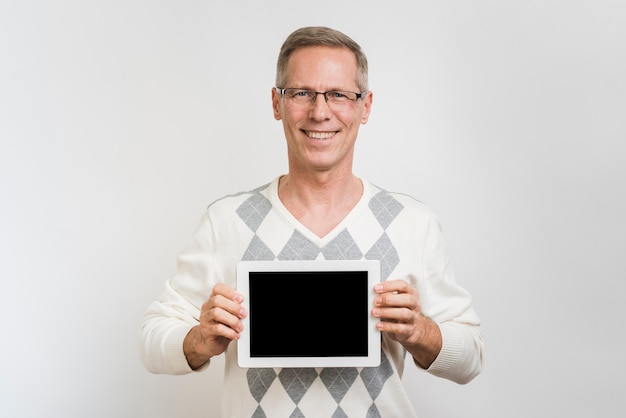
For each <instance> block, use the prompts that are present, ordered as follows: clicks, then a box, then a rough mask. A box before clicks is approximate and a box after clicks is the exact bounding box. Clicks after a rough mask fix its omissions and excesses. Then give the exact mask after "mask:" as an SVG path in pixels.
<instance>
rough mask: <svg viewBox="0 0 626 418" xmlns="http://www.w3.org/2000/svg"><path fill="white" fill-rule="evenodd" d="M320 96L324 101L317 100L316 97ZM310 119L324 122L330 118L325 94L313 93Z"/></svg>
mask: <svg viewBox="0 0 626 418" xmlns="http://www.w3.org/2000/svg"><path fill="white" fill-rule="evenodd" d="M320 94H321V95H322V97H323V98H324V100H317V96H318V95H320ZM310 113H311V117H312V118H313V119H318V120H324V119H328V118H329V117H330V113H331V110H330V108H329V107H328V99H327V97H326V94H325V93H318V92H316V93H315V98H314V99H313V103H312V105H311V112H310Z"/></svg>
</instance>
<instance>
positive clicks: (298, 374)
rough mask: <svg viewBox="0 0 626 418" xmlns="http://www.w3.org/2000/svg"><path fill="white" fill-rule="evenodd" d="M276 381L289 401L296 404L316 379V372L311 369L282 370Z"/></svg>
mask: <svg viewBox="0 0 626 418" xmlns="http://www.w3.org/2000/svg"><path fill="white" fill-rule="evenodd" d="M278 379H279V380H280V383H281V384H282V385H283V387H284V388H285V391H287V393H288V394H289V397H291V400H292V401H294V402H295V403H296V404H297V403H298V402H300V400H301V399H302V397H303V396H304V394H305V393H306V391H307V390H308V389H309V388H310V387H311V385H312V384H313V382H314V381H315V379H317V372H316V371H315V369H311V368H305V369H282V370H281V371H280V373H279V374H278Z"/></svg>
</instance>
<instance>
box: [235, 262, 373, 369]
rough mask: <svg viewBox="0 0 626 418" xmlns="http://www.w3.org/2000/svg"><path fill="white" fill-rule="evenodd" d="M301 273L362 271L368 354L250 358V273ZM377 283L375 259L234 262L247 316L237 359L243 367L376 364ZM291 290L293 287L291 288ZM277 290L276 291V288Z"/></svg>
mask: <svg viewBox="0 0 626 418" xmlns="http://www.w3.org/2000/svg"><path fill="white" fill-rule="evenodd" d="M255 271H258V272H289V271H294V272H302V271H316V272H324V271H330V272H332V271H366V272H367V285H368V287H369V289H371V290H370V292H371V294H370V296H371V297H370V298H369V300H368V301H367V306H368V309H367V312H364V313H363V315H367V327H368V330H367V332H368V336H367V340H368V343H367V344H368V349H367V352H368V355H367V356H354V357H353V356H341V357H330V356H329V357H326V356H325V357H251V356H250V333H249V332H247V331H248V330H249V327H250V317H251V316H253V315H254V312H251V311H250V310H249V308H250V304H249V302H250V300H251V299H250V298H252V297H254V295H251V294H250V291H249V290H250V289H249V281H248V277H249V273H250V272H255ZM378 282H380V262H379V261H378V260H328V261H242V262H239V263H238V264H237V291H238V292H239V293H241V294H242V296H243V297H244V302H243V305H244V307H245V308H246V309H248V315H247V316H246V318H244V319H243V325H244V330H243V332H242V333H241V336H240V338H239V340H238V341H237V362H238V364H239V366H240V367H243V368H255V367H376V366H378V365H379V364H380V343H381V341H380V340H381V337H380V331H379V330H377V329H376V323H377V322H378V320H377V319H376V318H374V317H373V316H372V315H371V311H372V308H373V307H374V298H375V296H376V294H375V292H374V286H375V285H376V283H378ZM292 290H293V289H292ZM277 291H280V290H277ZM322 303H324V301H320V304H322Z"/></svg>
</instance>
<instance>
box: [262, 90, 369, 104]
mask: <svg viewBox="0 0 626 418" xmlns="http://www.w3.org/2000/svg"><path fill="white" fill-rule="evenodd" d="M274 89H275V90H276V92H277V93H278V94H280V95H281V96H283V97H285V91H287V90H302V91H306V92H310V93H314V94H315V95H314V96H313V97H312V98H311V102H310V104H311V105H313V104H315V101H316V100H317V96H318V95H319V94H321V95H322V96H324V100H325V101H326V103H328V94H329V93H350V94H354V95H355V96H356V98H355V99H354V100H352V99H349V98H348V101H347V102H345V103H349V102H353V103H354V102H356V101H357V100H359V99H361V98H363V97H365V95H367V93H369V92H367V91H363V92H361V93H357V92H354V91H349V90H329V91H315V90H309V89H304V88H300V87H286V88H283V87H274ZM330 103H331V104H333V105H337V104H339V105H341V104H343V103H342V102H340V103H336V102H334V103H333V102H330ZM302 104H306V103H302Z"/></svg>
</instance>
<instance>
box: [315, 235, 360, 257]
mask: <svg viewBox="0 0 626 418" xmlns="http://www.w3.org/2000/svg"><path fill="white" fill-rule="evenodd" d="M322 254H324V258H325V259H326V260H360V259H361V258H362V257H363V253H361V250H359V247H358V246H357V245H356V242H354V239H353V238H352V236H351V235H350V233H349V232H348V230H346V229H344V230H343V231H342V232H341V233H340V234H339V235H337V237H336V238H335V239H333V240H332V241H331V242H329V243H328V244H327V245H326V246H325V247H324V248H322Z"/></svg>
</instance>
